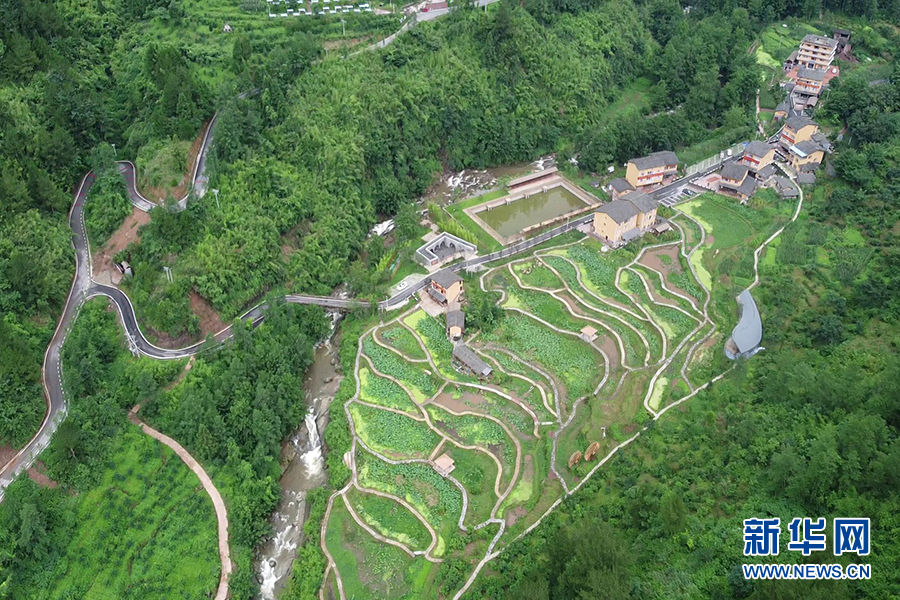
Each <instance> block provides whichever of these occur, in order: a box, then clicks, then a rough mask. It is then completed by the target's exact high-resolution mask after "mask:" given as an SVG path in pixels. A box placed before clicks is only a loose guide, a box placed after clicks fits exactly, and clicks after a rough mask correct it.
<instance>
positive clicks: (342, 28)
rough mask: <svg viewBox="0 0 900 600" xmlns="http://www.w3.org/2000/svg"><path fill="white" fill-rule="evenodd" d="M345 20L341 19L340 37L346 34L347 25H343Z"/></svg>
mask: <svg viewBox="0 0 900 600" xmlns="http://www.w3.org/2000/svg"><path fill="white" fill-rule="evenodd" d="M346 22H347V21H345V20H343V19H341V37H346V36H347V27H346V26H345V25H344V24H345V23H346Z"/></svg>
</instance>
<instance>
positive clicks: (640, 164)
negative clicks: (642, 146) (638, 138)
mask: <svg viewBox="0 0 900 600" xmlns="http://www.w3.org/2000/svg"><path fill="white" fill-rule="evenodd" d="M631 163H632V164H633V165H634V166H635V167H637V168H638V170H639V171H646V170H647V169H658V168H660V167H665V166H668V165H677V164H678V157H677V156H675V153H674V152H671V151H669V150H663V151H662V152H654V153H653V154H649V155H647V156H642V157H641V158H633V159H631Z"/></svg>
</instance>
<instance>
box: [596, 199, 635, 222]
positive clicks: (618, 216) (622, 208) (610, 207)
mask: <svg viewBox="0 0 900 600" xmlns="http://www.w3.org/2000/svg"><path fill="white" fill-rule="evenodd" d="M597 212H599V213H604V214H606V215H609V218H610V219H612V220H613V221H615V222H616V223H618V224H620V225H621V224H622V223H625V222H627V221H628V219H630V218H632V217H634V216H636V215H637V214H638V209H637V207H636V206H635V205H634V204H632V203H631V202H628V201H627V200H613V201H612V202H609V203H607V204H604V205H603V206H601V207H600V208H599V209H597Z"/></svg>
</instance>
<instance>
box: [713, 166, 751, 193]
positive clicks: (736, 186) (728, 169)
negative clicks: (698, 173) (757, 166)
mask: <svg viewBox="0 0 900 600" xmlns="http://www.w3.org/2000/svg"><path fill="white" fill-rule="evenodd" d="M720 175H721V177H722V179H721V181H720V182H719V193H721V194H725V195H726V196H733V197H735V198H738V199H740V200H741V201H743V202H746V201H747V199H748V198H750V196H752V195H753V192H755V191H756V179H754V178H753V177H752V176H751V175H750V169H749V167H747V165H744V164H740V163H735V162H731V163H728V164H727V165H725V166H724V167H722V172H721V173H720Z"/></svg>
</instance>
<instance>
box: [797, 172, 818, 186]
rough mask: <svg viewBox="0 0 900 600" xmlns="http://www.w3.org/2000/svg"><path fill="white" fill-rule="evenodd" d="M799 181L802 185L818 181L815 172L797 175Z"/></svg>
mask: <svg viewBox="0 0 900 600" xmlns="http://www.w3.org/2000/svg"><path fill="white" fill-rule="evenodd" d="M797 181H799V182H800V184H801V185H812V184H814V183H815V182H816V176H815V174H813V173H804V172H801V173H799V174H798V175H797Z"/></svg>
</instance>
